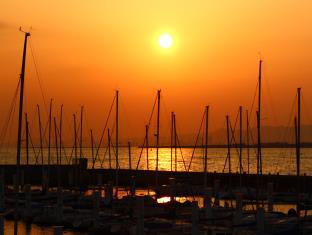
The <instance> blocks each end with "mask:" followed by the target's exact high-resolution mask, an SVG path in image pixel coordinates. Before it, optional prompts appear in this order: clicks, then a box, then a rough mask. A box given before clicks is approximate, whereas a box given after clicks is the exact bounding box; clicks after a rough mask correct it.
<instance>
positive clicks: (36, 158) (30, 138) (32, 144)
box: [28, 129, 40, 165]
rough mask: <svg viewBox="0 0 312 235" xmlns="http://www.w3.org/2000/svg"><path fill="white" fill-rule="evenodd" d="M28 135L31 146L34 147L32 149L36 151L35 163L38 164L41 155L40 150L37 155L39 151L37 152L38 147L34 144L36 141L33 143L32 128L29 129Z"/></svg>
mask: <svg viewBox="0 0 312 235" xmlns="http://www.w3.org/2000/svg"><path fill="white" fill-rule="evenodd" d="M28 135H29V140H30V145H31V148H32V150H33V152H34V157H35V164H36V165H37V164H38V157H39V153H40V152H39V151H38V155H37V153H36V148H35V146H34V143H33V141H32V137H31V134H30V129H29V130H28Z"/></svg>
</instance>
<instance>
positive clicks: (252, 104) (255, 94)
mask: <svg viewBox="0 0 312 235" xmlns="http://www.w3.org/2000/svg"><path fill="white" fill-rule="evenodd" d="M258 86H259V81H258V82H257V85H256V89H255V92H254V97H253V99H252V103H251V109H250V111H249V116H251V114H252V112H253V108H254V105H255V102H256V97H257V93H258ZM252 120H253V119H252ZM252 120H251V121H252Z"/></svg>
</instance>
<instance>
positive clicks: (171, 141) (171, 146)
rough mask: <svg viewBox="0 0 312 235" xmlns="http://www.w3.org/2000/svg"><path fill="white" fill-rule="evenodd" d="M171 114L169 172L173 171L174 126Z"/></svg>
mask: <svg viewBox="0 0 312 235" xmlns="http://www.w3.org/2000/svg"><path fill="white" fill-rule="evenodd" d="M173 115H174V114H173V112H171V136H170V165H171V167H170V169H171V171H172V170H173V128H174V127H173V126H174V124H173V122H174V121H173Z"/></svg>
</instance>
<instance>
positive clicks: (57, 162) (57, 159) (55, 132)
mask: <svg viewBox="0 0 312 235" xmlns="http://www.w3.org/2000/svg"><path fill="white" fill-rule="evenodd" d="M54 137H55V152H56V164H57V165H58V164H59V156H58V144H57V143H58V140H57V125H56V119H55V117H54Z"/></svg>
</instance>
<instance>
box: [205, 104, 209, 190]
mask: <svg viewBox="0 0 312 235" xmlns="http://www.w3.org/2000/svg"><path fill="white" fill-rule="evenodd" d="M208 112H209V106H206V110H205V114H206V124H205V159H204V188H206V187H207V163H208Z"/></svg>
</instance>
